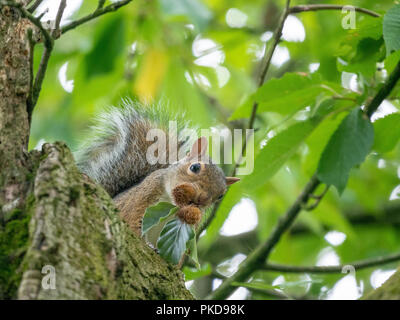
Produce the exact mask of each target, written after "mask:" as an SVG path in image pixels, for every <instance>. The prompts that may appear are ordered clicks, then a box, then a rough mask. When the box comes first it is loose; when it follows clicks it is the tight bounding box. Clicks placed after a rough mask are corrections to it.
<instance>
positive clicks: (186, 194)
mask: <svg viewBox="0 0 400 320" xmlns="http://www.w3.org/2000/svg"><path fill="white" fill-rule="evenodd" d="M172 196H173V198H174V201H175V204H176V205H177V206H178V207H183V206H187V205H189V204H191V203H192V202H193V201H194V200H195V197H196V190H195V189H194V187H193V186H192V185H191V184H189V183H182V184H180V185H178V186H176V187H175V188H174V189H173V190H172Z"/></svg>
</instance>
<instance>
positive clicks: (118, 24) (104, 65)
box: [85, 14, 125, 79]
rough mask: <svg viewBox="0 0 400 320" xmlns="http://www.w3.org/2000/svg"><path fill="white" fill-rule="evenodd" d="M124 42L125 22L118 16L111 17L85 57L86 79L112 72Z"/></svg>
mask: <svg viewBox="0 0 400 320" xmlns="http://www.w3.org/2000/svg"><path fill="white" fill-rule="evenodd" d="M124 40H125V20H124V19H122V18H121V15H119V14H117V15H113V18H112V19H111V20H110V21H109V22H107V23H106V24H105V25H104V26H103V28H102V30H101V31H100V34H99V35H98V36H97V38H96V42H95V44H94V46H93V48H92V50H91V51H90V52H89V53H88V54H87V55H86V56H85V65H86V73H85V74H86V79H89V78H91V77H93V76H96V75H99V74H103V73H109V72H111V71H113V69H114V63H115V60H116V59H117V57H118V56H119V55H120V54H121V52H123V45H124V43H125V41H124Z"/></svg>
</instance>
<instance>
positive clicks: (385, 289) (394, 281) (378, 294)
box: [363, 268, 400, 300]
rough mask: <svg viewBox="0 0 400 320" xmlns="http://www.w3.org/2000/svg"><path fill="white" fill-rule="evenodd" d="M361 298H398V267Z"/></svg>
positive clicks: (399, 287)
mask: <svg viewBox="0 0 400 320" xmlns="http://www.w3.org/2000/svg"><path fill="white" fill-rule="evenodd" d="M363 300H400V268H399V269H397V271H396V272H395V273H394V274H393V275H392V276H391V277H390V278H389V279H387V280H386V281H385V283H384V284H382V285H381V286H380V287H379V288H377V289H375V290H374V291H371V292H369V293H368V294H366V295H365V296H364V297H363Z"/></svg>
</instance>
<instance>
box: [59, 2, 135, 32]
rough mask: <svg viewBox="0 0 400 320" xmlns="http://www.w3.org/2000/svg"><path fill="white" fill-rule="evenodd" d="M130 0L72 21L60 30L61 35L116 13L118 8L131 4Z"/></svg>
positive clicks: (99, 9) (116, 3) (98, 9)
mask: <svg viewBox="0 0 400 320" xmlns="http://www.w3.org/2000/svg"><path fill="white" fill-rule="evenodd" d="M131 1H132V0H121V1H118V2H114V3H112V4H110V5H108V6H106V7H104V8H99V7H98V8H97V9H96V10H95V11H94V12H92V13H91V14H88V15H87V16H84V17H83V18H80V19H78V20H75V21H72V22H71V23H69V24H67V25H65V26H64V27H62V28H61V34H64V33H66V32H67V31H69V30H72V29H75V28H76V27H77V26H79V25H81V24H83V23H85V22H88V21H90V20H93V19H95V18H97V17H99V16H101V15H103V14H106V13H108V12H112V11H116V10H118V9H119V8H121V7H123V6H125V5H127V4H128V3H129V2H131Z"/></svg>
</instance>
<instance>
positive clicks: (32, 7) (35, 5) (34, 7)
mask: <svg viewBox="0 0 400 320" xmlns="http://www.w3.org/2000/svg"><path fill="white" fill-rule="evenodd" d="M42 2H43V0H36V1H35V2H34V3H33V5H32V6H31V7H30V8H29V9H28V11H29V12H30V13H33V12H34V11H35V10H36V9H37V8H38V7H39V6H40V4H41V3H42Z"/></svg>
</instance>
